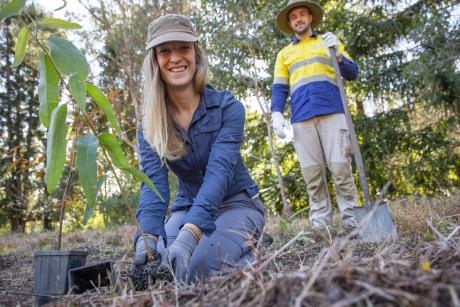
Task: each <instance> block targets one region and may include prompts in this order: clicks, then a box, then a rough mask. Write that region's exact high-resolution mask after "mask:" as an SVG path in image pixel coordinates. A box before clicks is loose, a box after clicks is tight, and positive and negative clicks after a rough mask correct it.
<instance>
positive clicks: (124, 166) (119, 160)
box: [99, 133, 164, 201]
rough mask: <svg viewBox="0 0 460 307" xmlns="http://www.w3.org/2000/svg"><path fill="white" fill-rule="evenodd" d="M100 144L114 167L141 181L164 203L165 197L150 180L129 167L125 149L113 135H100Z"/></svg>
mask: <svg viewBox="0 0 460 307" xmlns="http://www.w3.org/2000/svg"><path fill="white" fill-rule="evenodd" d="M99 142H100V143H101V145H102V146H103V147H104V148H105V149H106V150H107V152H108V153H109V156H110V160H111V161H112V163H113V165H115V166H116V167H117V168H119V169H121V170H122V171H123V172H125V173H128V174H131V175H133V176H134V177H136V178H137V179H139V180H141V181H142V182H143V183H145V184H146V185H147V186H148V187H149V188H150V189H151V190H152V191H153V192H155V194H157V195H158V197H159V198H160V199H161V200H162V201H164V199H163V196H161V194H160V193H159V192H158V190H157V189H156V187H155V185H154V184H153V182H152V181H151V180H150V178H149V177H148V176H147V175H145V174H144V173H143V172H141V171H139V170H138V169H135V168H132V167H130V166H129V163H128V160H127V159H126V157H125V155H124V154H123V149H122V148H121V145H120V143H119V142H118V141H117V139H116V137H115V136H113V135H111V134H110V133H103V134H101V135H99Z"/></svg>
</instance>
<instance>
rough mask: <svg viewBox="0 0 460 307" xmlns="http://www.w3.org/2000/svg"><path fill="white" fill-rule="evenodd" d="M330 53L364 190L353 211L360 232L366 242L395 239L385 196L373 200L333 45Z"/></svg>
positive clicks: (393, 226)
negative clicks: (359, 202)
mask: <svg viewBox="0 0 460 307" xmlns="http://www.w3.org/2000/svg"><path fill="white" fill-rule="evenodd" d="M329 53H330V55H331V58H332V65H333V66H334V70H335V75H336V79H337V86H338V87H339V90H340V97H341V98H342V103H343V109H344V111H345V118H346V121H347V127H348V132H349V134H350V140H351V148H352V150H353V156H354V157H355V162H356V166H357V167H358V173H359V181H360V183H361V189H362V191H363V199H364V201H363V204H362V206H360V207H357V208H354V209H353V213H354V215H355V217H356V219H357V221H358V223H359V225H358V227H359V234H360V236H361V237H362V240H363V241H364V242H380V241H384V240H394V239H396V238H397V237H398V233H397V232H396V227H395V225H394V223H393V220H392V218H391V215H390V210H389V209H388V204H387V203H386V201H385V200H384V199H383V197H378V199H377V200H376V201H375V202H372V200H371V198H370V195H369V188H368V185H367V179H366V172H365V170H364V163H363V158H362V156H361V151H360V150H359V144H358V138H357V137H356V132H355V128H354V126H353V122H352V120H351V115H350V111H349V110H348V102H347V97H346V96H345V90H344V88H343V83H342V78H341V75H340V70H339V64H338V63H337V58H336V57H335V51H334V48H333V47H329Z"/></svg>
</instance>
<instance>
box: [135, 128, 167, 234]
mask: <svg viewBox="0 0 460 307" xmlns="http://www.w3.org/2000/svg"><path fill="white" fill-rule="evenodd" d="M137 140H138V146H139V155H140V160H141V161H140V165H141V170H142V171H143V172H144V173H145V174H146V175H147V176H148V177H149V178H150V180H151V181H152V182H153V184H154V185H155V187H156V188H157V190H158V191H159V192H160V193H161V195H162V196H163V199H164V201H162V200H161V199H160V198H159V197H158V195H156V194H155V193H154V192H153V191H152V190H151V189H150V188H149V187H148V186H147V185H145V184H142V185H141V193H140V197H139V205H138V207H137V211H136V218H137V221H138V222H139V225H140V226H141V228H142V230H143V231H144V232H145V233H146V234H152V235H157V236H162V237H163V238H164V239H166V233H165V230H164V218H165V215H166V210H167V208H168V204H169V182H168V169H167V167H166V165H164V164H162V163H161V160H160V157H159V156H158V155H157V153H156V152H155V151H154V150H153V149H152V146H150V144H149V143H148V142H147V140H146V139H145V138H144V133H143V129H142V127H139V129H138V131H137ZM139 235H140V233H139V230H138V231H137V232H136V235H135V237H134V242H136V240H137V238H138V237H139Z"/></svg>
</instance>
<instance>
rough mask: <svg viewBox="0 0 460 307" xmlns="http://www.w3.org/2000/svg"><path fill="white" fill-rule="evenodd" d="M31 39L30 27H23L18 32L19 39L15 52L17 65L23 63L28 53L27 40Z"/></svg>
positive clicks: (15, 64)
mask: <svg viewBox="0 0 460 307" xmlns="http://www.w3.org/2000/svg"><path fill="white" fill-rule="evenodd" d="M28 40H29V28H28V27H23V28H22V29H21V31H19V34H18V41H17V42H16V49H15V54H14V63H13V65H14V66H15V67H18V66H19V65H21V63H22V61H23V60H24V56H25V55H26V47H27V41H28Z"/></svg>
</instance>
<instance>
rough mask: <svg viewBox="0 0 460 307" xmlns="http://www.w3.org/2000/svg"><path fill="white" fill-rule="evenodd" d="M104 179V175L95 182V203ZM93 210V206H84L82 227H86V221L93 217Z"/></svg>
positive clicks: (105, 177)
mask: <svg viewBox="0 0 460 307" xmlns="http://www.w3.org/2000/svg"><path fill="white" fill-rule="evenodd" d="M106 179H107V176H105V175H104V176H102V177H101V178H99V180H98V181H97V187H96V202H97V197H98V196H99V190H100V189H101V187H102V185H103V184H104V182H105V180H106ZM95 208H96V205H94V206H89V204H87V205H86V208H85V214H84V216H83V224H84V225H86V224H87V223H88V220H89V219H90V218H91V217H92V216H93V213H94V209H95Z"/></svg>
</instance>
